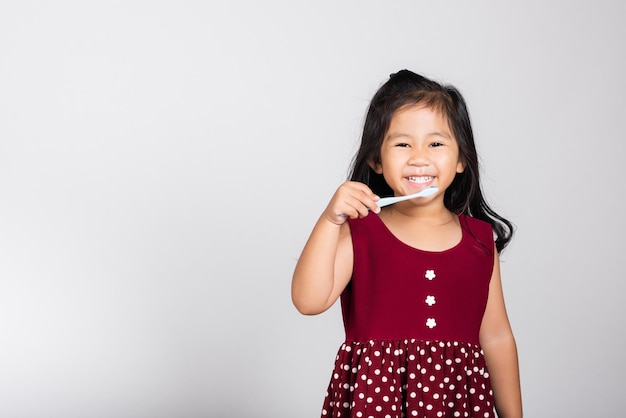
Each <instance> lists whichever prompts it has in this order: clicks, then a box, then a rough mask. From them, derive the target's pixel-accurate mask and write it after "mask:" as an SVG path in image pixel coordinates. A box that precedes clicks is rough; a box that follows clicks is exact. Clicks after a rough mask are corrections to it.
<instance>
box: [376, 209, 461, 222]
mask: <svg viewBox="0 0 626 418" xmlns="http://www.w3.org/2000/svg"><path fill="white" fill-rule="evenodd" d="M381 214H382V215H383V217H386V218H394V219H396V220H398V221H403V222H409V223H417V224H423V225H424V226H431V227H438V226H445V225H448V224H450V223H452V222H455V221H456V220H457V219H458V216H457V215H456V214H455V213H453V212H450V211H449V210H448V209H447V208H446V207H445V206H438V207H436V208H430V207H415V206H413V207H411V206H409V205H401V204H395V205H393V206H389V207H388V208H385V209H383V211H381Z"/></svg>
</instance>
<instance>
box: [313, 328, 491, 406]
mask: <svg viewBox="0 0 626 418" xmlns="http://www.w3.org/2000/svg"><path fill="white" fill-rule="evenodd" d="M495 416H496V415H495V413H494V403H493V392H492V390H491V384H490V382H489V373H488V372H487V370H486V365H485V360H484V356H483V353H482V351H481V349H480V347H479V346H477V345H475V344H471V343H460V342H440V341H434V342H433V341H430V342H429V341H420V340H402V341H374V340H372V341H368V342H346V343H344V344H343V345H342V346H341V348H340V350H339V353H338V355H337V359H336V362H335V367H334V371H333V375H332V378H331V381H330V384H329V386H328V391H327V394H326V399H325V401H324V406H323V410H322V417H357V418H361V417H363V418H368V417H376V418H378V417H388V418H401V417H407V418H408V417H482V418H487V417H495Z"/></svg>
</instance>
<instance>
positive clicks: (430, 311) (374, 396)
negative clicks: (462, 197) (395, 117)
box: [322, 214, 495, 418]
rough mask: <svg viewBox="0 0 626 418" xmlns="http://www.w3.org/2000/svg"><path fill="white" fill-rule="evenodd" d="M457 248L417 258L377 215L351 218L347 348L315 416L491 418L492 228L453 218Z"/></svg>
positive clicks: (343, 305) (343, 300)
mask: <svg viewBox="0 0 626 418" xmlns="http://www.w3.org/2000/svg"><path fill="white" fill-rule="evenodd" d="M459 221H460V223H461V226H462V230H463V233H462V238H461V241H460V242H459V243H458V244H457V245H456V246H454V247H452V248H450V249H448V250H445V251H441V252H431V251H422V250H418V249H416V248H413V247H410V246H408V245H407V244H404V243H403V242H401V241H400V240H398V239H397V238H396V237H395V236H394V235H393V234H392V233H391V231H389V229H387V227H386V226H385V224H384V223H383V222H382V220H381V219H380V217H379V216H378V215H376V214H370V215H368V216H366V217H365V218H362V219H357V220H350V230H351V234H352V243H353V247H354V269H353V275H352V279H351V281H350V283H349V284H348V286H347V287H346V289H345V290H344V292H343V294H342V295H341V308H342V313H343V321H344V327H345V331H346V341H345V342H344V343H343V344H342V346H341V348H340V349H339V352H338V354H337V358H336V361H335V367H334V371H333V374H332V377H331V380H330V384H329V385H328V391H327V395H326V399H325V401H324V406H323V410H322V417H357V418H360V417H363V418H367V417H391V418H400V417H481V418H484V417H495V413H494V402H493V392H492V390H491V384H490V381H489V373H488V371H487V367H486V364H485V359H484V356H483V352H482V349H481V347H480V345H479V340H478V335H479V330H480V324H481V321H482V318H483V314H484V312H485V306H486V304H487V296H488V290H489V281H490V279H491V273H492V270H493V262H494V255H493V251H494V245H493V232H492V229H491V226H490V225H489V224H488V223H486V222H483V221H480V220H478V219H474V218H472V217H469V216H465V215H460V216H459Z"/></svg>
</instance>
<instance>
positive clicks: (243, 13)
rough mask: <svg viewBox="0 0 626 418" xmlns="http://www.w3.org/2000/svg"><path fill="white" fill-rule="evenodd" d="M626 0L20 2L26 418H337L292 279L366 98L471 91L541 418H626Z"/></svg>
mask: <svg viewBox="0 0 626 418" xmlns="http://www.w3.org/2000/svg"><path fill="white" fill-rule="evenodd" d="M625 18H626V3H625V2H622V1H619V0H614V1H607V0H600V1H565V0H561V1H538V0H531V1H523V2H500V1H495V0H494V1H429V2H426V1H418V0H411V1H408V0H404V1H399V0H390V1H371V0H365V1H363V0H359V1H356V0H352V1H329V0H321V1H320V0H318V1H315V2H301V1H286V0H285V1H277V0H265V1H252V0H247V1H240V2H236V1H199V0H196V1H184V0H178V1H133V0H131V1H106V2H105V1H100V2H97V1H73V2H69V1H56V2H54V1H2V3H0V416H2V417H4V418H56V417H59V418H74V417H76V418H91V417H94V418H95V417H116V418H117V417H119V418H126V417H128V418H140V417H141V418H144V417H150V418H151V417H159V418H160V417H163V418H166V417H182V418H195V417H236V418H238V417H280V418H282V417H285V418H300V417H302V418H306V417H316V416H319V412H320V409H321V404H322V401H323V397H324V394H325V390H326V385H327V383H328V380H329V378H330V372H331V369H332V363H333V360H334V357H335V353H336V350H337V348H338V347H339V344H340V343H341V341H342V338H343V330H342V324H341V319H340V312H339V309H338V306H335V307H333V308H332V309H331V310H330V311H328V312H326V313H325V314H323V315H320V316H317V317H304V316H300V315H299V314H298V313H297V312H296V310H295V309H294V308H293V306H292V305H291V300H290V294H289V290H290V289H289V288H290V281H291V274H292V271H293V267H294V265H295V261H296V259H297V257H298V256H299V252H300V250H301V248H302V246H303V245H304V242H305V240H306V238H307V236H308V234H309V232H310V230H311V228H312V226H313V224H314V222H315V220H316V219H317V217H318V215H319V213H321V211H322V210H323V208H324V207H325V205H326V203H327V201H328V200H329V199H330V197H331V195H332V193H333V192H334V190H335V188H336V187H337V186H338V185H339V184H340V183H341V182H342V181H343V180H344V178H345V176H346V173H347V170H348V165H349V163H350V159H351V157H352V155H353V153H354V151H355V150H356V147H357V143H358V139H359V134H360V129H361V127H362V122H363V117H364V114H365V110H366V107H367V104H368V102H369V100H370V98H371V96H372V95H373V94H374V92H375V91H376V89H377V88H378V87H379V86H380V84H381V83H383V82H384V81H385V80H386V79H387V77H388V75H389V74H390V73H392V72H395V71H397V70H400V69H402V68H408V69H411V70H413V71H416V72H419V73H422V74H424V75H426V76H429V77H432V78H434V79H436V80H439V81H443V82H447V83H451V84H453V85H455V86H457V87H458V88H459V89H460V90H461V92H462V93H463V94H464V96H465V98H466V99H467V101H468V104H469V109H470V112H471V116H472V120H473V123H474V128H475V135H476V140H477V144H478V150H479V154H480V156H481V161H482V163H483V167H484V171H483V175H484V177H483V180H484V188H485V190H486V194H487V198H488V199H489V201H490V202H491V203H492V205H493V206H494V207H495V208H496V210H498V211H499V212H501V213H502V214H503V215H504V216H506V217H508V218H509V219H510V220H512V221H513V222H514V223H515V225H516V226H517V228H518V232H517V235H516V236H515V238H514V240H513V242H512V244H511V246H510V247H509V248H508V249H507V250H506V251H505V252H504V254H503V256H502V262H503V263H502V273H503V283H504V287H505V293H506V298H507V304H508V309H509V315H510V318H511V322H512V325H513V327H514V331H515V334H516V337H517V341H518V347H519V353H520V365H521V373H522V386H523V396H524V407H525V412H526V416H528V417H568V418H572V417H589V416H593V417H616V416H621V415H623V414H624V407H623V403H624V402H623V393H624V389H626V387H625V386H624V377H625V376H626V361H625V359H624V352H625V350H626V338H625V332H624V330H625V329H626V315H625V311H624V305H623V300H624V296H623V295H624V291H625V286H624V279H625V276H626V275H625V274H624V267H623V266H624V257H623V249H624V244H623V236H624V233H625V232H626V226H625V222H624V213H623V210H622V209H623V204H622V202H623V200H624V197H623V196H621V195H623V193H624V190H625V189H624V185H623V183H624V180H626V176H625V175H624V155H626V138H625V134H624V112H625V110H626V105H625V103H626V102H625V97H626V96H625V95H626V83H625V81H624V74H626V54H625V53H624V51H625V50H626V29H625V26H624V19H625Z"/></svg>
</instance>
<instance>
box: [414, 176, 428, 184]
mask: <svg viewBox="0 0 626 418" xmlns="http://www.w3.org/2000/svg"><path fill="white" fill-rule="evenodd" d="M408 179H409V181H410V182H413V183H418V184H420V183H427V182H429V181H431V180H432V179H433V178H432V177H431V176H426V177H409V178H408Z"/></svg>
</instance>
